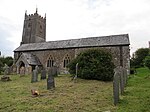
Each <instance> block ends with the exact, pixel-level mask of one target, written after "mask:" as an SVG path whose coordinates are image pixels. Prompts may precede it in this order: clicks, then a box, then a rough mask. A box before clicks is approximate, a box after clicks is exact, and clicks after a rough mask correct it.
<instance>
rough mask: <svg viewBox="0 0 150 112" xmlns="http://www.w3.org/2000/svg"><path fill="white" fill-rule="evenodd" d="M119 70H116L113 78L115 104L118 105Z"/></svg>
mask: <svg viewBox="0 0 150 112" xmlns="http://www.w3.org/2000/svg"><path fill="white" fill-rule="evenodd" d="M119 75H120V74H119V72H117V71H115V74H114V79H113V96H114V105H117V103H118V102H119Z"/></svg>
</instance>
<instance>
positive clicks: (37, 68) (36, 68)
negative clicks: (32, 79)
mask: <svg viewBox="0 0 150 112" xmlns="http://www.w3.org/2000/svg"><path fill="white" fill-rule="evenodd" d="M35 70H36V71H37V74H38V72H39V67H38V65H36V66H35Z"/></svg>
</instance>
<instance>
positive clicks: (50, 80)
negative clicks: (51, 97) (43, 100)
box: [47, 70, 55, 90]
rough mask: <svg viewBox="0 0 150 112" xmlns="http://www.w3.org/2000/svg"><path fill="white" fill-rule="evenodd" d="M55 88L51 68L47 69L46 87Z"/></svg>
mask: <svg viewBox="0 0 150 112" xmlns="http://www.w3.org/2000/svg"><path fill="white" fill-rule="evenodd" d="M52 88H55V81H54V76H53V72H52V71H51V70H49V71H48V78H47V89H48V90H49V89H52Z"/></svg>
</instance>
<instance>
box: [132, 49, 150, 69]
mask: <svg viewBox="0 0 150 112" xmlns="http://www.w3.org/2000/svg"><path fill="white" fill-rule="evenodd" d="M149 52H150V49H149V48H140V49H138V50H136V52H135V55H134V56H133V57H132V58H131V67H134V68H139V67H143V66H144V59H145V57H146V56H148V54H149Z"/></svg>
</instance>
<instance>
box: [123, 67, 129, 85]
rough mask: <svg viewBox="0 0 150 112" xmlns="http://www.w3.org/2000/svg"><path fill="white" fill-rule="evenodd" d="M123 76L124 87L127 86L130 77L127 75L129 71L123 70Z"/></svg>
mask: <svg viewBox="0 0 150 112" xmlns="http://www.w3.org/2000/svg"><path fill="white" fill-rule="evenodd" d="M123 75H124V86H126V84H127V78H128V75H127V69H125V68H124V69H123Z"/></svg>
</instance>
